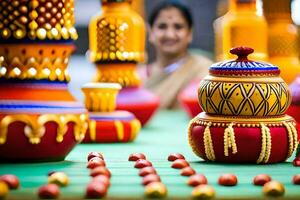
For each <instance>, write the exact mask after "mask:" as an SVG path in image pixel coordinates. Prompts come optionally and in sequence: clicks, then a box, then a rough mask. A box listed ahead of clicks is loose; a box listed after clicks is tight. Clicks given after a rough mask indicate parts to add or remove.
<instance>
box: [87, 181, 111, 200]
mask: <svg viewBox="0 0 300 200" xmlns="http://www.w3.org/2000/svg"><path fill="white" fill-rule="evenodd" d="M85 194H86V197H87V198H91V199H93V198H102V197H104V196H105V195H106V194H107V186H106V185H105V184H103V183H98V182H91V183H89V184H88V185H87V187H86V193H85Z"/></svg>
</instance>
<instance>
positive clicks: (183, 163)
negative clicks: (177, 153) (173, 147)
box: [172, 159, 190, 169]
mask: <svg viewBox="0 0 300 200" xmlns="http://www.w3.org/2000/svg"><path fill="white" fill-rule="evenodd" d="M188 166H190V164H189V163H188V162H187V161H186V160H184V159H177V160H175V161H174V162H173V163H172V168H175V169H182V168H185V167H188Z"/></svg>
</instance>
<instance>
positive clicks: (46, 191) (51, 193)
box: [38, 184, 60, 199]
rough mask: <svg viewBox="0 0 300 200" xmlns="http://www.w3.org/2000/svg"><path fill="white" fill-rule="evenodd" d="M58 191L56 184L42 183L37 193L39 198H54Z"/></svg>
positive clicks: (56, 196)
mask: <svg viewBox="0 0 300 200" xmlns="http://www.w3.org/2000/svg"><path fill="white" fill-rule="evenodd" d="M59 193H60V191H59V187H58V186H57V185H56V184H47V185H43V186H41V187H40V188H39V190H38V195H39V197H40V198H41V199H56V198H58V196H59Z"/></svg>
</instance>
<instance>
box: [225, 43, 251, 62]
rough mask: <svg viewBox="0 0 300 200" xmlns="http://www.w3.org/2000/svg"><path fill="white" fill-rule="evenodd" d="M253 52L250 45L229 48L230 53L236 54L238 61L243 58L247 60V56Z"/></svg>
mask: <svg viewBox="0 0 300 200" xmlns="http://www.w3.org/2000/svg"><path fill="white" fill-rule="evenodd" d="M253 52H254V49H252V48H250V47H243V46H241V47H235V48H232V49H230V53H232V54H234V55H237V56H238V58H237V60H238V61H243V60H246V61H247V60H248V58H247V56H248V55H249V54H251V53H253Z"/></svg>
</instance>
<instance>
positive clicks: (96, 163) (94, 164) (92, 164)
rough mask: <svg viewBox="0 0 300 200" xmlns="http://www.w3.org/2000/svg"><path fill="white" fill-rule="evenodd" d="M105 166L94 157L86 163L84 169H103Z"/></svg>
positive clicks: (99, 159) (100, 160)
mask: <svg viewBox="0 0 300 200" xmlns="http://www.w3.org/2000/svg"><path fill="white" fill-rule="evenodd" d="M105 165H106V164H105V162H104V160H102V159H101V158H97V157H94V158H92V159H90V161H89V162H88V164H87V166H86V167H87V168H90V169H93V168H95V167H99V166H103V167H105Z"/></svg>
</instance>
